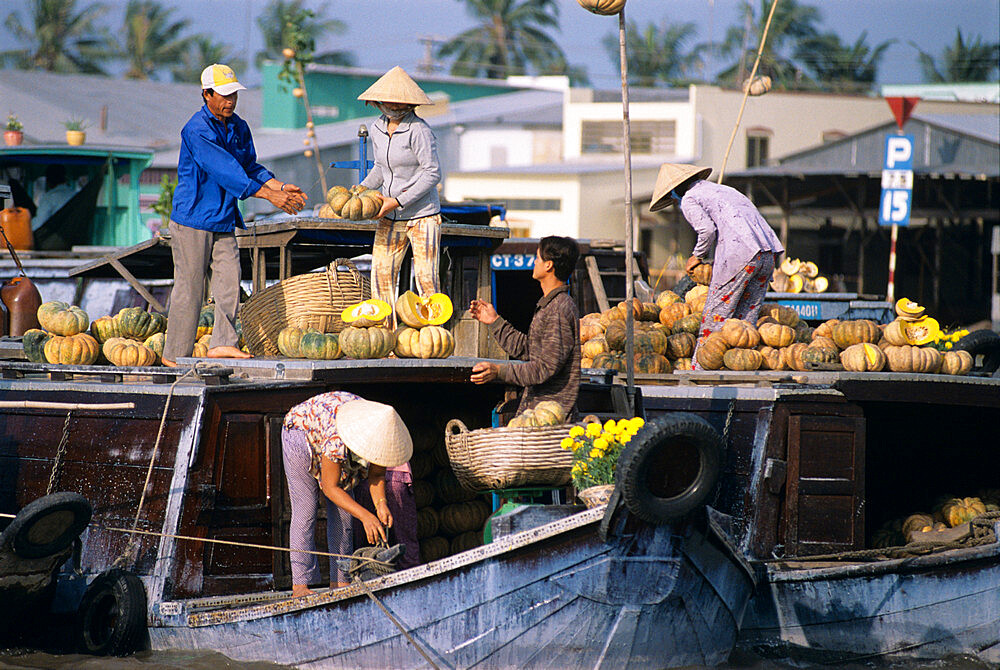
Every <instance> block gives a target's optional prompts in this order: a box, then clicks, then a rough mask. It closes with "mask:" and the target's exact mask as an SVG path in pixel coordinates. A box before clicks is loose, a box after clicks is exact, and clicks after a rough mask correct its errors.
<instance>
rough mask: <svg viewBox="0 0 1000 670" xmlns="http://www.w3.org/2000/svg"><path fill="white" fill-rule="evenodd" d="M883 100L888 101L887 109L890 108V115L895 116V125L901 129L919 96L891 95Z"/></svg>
mask: <svg viewBox="0 0 1000 670" xmlns="http://www.w3.org/2000/svg"><path fill="white" fill-rule="evenodd" d="M885 101H886V102H888V103H889V109H891V110H892V115H893V116H895V117H896V125H897V126H899V129H900V130H902V129H903V126H904V125H905V124H906V122H907V121H908V120H909V118H910V114H913V108H914V107H916V106H917V103H918V102H919V101H920V98H903V97H893V98H886V99H885Z"/></svg>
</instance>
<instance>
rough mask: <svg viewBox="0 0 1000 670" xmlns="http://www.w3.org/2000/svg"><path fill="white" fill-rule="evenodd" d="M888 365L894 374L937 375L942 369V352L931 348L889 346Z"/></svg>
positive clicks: (887, 348) (886, 351)
mask: <svg viewBox="0 0 1000 670" xmlns="http://www.w3.org/2000/svg"><path fill="white" fill-rule="evenodd" d="M883 351H884V352H885V358H886V365H887V366H888V367H889V369H890V370H892V371H893V372H915V373H922V374H928V373H935V372H937V371H938V370H940V369H941V352H940V351H938V350H937V349H933V348H931V347H911V346H910V345H907V344H904V345H902V346H899V347H897V346H888V347H886V348H885V349H884V350H883Z"/></svg>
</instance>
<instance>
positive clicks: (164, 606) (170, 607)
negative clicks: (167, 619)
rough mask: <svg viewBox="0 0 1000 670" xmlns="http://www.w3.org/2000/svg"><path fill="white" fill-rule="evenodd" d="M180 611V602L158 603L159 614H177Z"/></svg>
mask: <svg viewBox="0 0 1000 670" xmlns="http://www.w3.org/2000/svg"><path fill="white" fill-rule="evenodd" d="M180 613H181V604H180V603H170V602H164V603H160V616H177V615H178V614H180Z"/></svg>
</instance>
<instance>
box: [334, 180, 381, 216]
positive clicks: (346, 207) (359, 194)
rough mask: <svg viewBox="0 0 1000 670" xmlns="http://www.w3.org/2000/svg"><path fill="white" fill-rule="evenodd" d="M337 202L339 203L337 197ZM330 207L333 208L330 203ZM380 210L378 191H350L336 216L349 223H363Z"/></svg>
mask: <svg viewBox="0 0 1000 670" xmlns="http://www.w3.org/2000/svg"><path fill="white" fill-rule="evenodd" d="M355 188H357V187H355ZM337 200H338V201H339V197H338V199H337ZM330 206H331V207H333V203H330ZM381 208H382V195H381V194H380V193H379V192H378V191H373V190H371V189H363V190H360V191H357V190H354V189H352V193H351V194H350V195H349V196H348V198H347V200H346V201H345V202H344V204H343V206H342V207H341V208H340V211H339V212H337V214H339V215H340V216H342V217H343V218H345V219H349V220H351V221H364V220H366V219H370V218H372V217H373V216H375V215H376V214H378V211H379V209H381ZM334 211H335V212H336V211H337V210H336V209H335V210H334Z"/></svg>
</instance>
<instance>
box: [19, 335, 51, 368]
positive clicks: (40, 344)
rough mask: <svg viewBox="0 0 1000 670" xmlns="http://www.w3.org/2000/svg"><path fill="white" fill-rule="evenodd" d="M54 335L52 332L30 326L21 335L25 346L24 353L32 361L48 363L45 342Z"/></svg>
mask: <svg viewBox="0 0 1000 670" xmlns="http://www.w3.org/2000/svg"><path fill="white" fill-rule="evenodd" d="M51 337H52V334H51V333H47V332H45V331H44V330H39V329H38V328H29V329H28V330H26V331H24V335H22V336H21V344H22V345H23V346H24V355H25V356H26V357H27V358H28V360H29V361H31V362H32V363H48V361H47V360H46V359H45V343H46V342H48V341H49V339H50V338H51Z"/></svg>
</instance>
